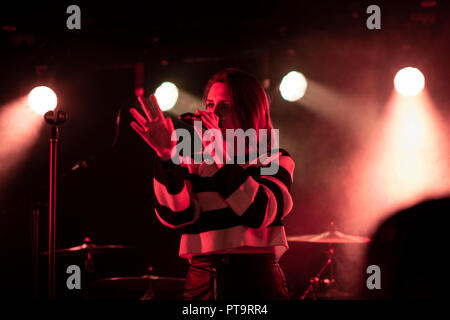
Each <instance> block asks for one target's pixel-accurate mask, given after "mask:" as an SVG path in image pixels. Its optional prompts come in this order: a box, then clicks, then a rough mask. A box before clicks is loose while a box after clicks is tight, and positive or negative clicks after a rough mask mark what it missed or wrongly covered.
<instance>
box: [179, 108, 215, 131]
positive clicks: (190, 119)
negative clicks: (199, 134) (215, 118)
mask: <svg viewBox="0 0 450 320" xmlns="http://www.w3.org/2000/svg"><path fill="white" fill-rule="evenodd" d="M178 119H179V120H181V121H183V122H184V123H187V124H189V125H191V126H193V125H194V121H202V118H201V117H200V115H197V114H194V113H192V112H185V113H183V114H181V115H180V116H178ZM221 127H222V119H221V118H220V117H219V128H221ZM202 129H203V130H204V131H206V130H208V129H207V128H206V127H205V126H204V125H203V121H202Z"/></svg>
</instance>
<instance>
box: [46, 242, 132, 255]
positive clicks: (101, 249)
mask: <svg viewBox="0 0 450 320" xmlns="http://www.w3.org/2000/svg"><path fill="white" fill-rule="evenodd" d="M128 248H130V247H129V246H124V245H112V244H105V245H97V244H94V243H83V244H82V245H80V246H76V247H72V248H65V249H57V250H55V253H56V254H60V255H72V254H85V253H105V252H110V251H116V250H118V249H128ZM44 254H48V252H45V253H44Z"/></svg>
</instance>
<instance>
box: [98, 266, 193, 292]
mask: <svg viewBox="0 0 450 320" xmlns="http://www.w3.org/2000/svg"><path fill="white" fill-rule="evenodd" d="M148 270H149V272H150V273H148V274H144V275H142V276H140V277H115V278H104V279H99V280H95V281H94V282H92V284H91V285H92V286H95V287H101V288H107V289H118V290H123V291H139V292H143V295H142V296H141V297H140V299H139V300H152V299H154V297H155V291H154V283H156V282H157V281H161V282H165V283H167V284H174V283H181V282H184V281H185V279H183V278H176V277H164V276H157V275H153V274H151V272H152V267H149V269H148Z"/></svg>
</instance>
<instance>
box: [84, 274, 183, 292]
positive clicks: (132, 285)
mask: <svg viewBox="0 0 450 320" xmlns="http://www.w3.org/2000/svg"><path fill="white" fill-rule="evenodd" d="M155 280H156V281H167V282H183V281H185V279H183V278H174V277H160V276H156V275H144V276H142V277H116V278H105V279H99V280H96V281H94V282H92V285H93V286H96V287H102V288H113V289H133V290H146V289H147V288H148V285H149V282H150V281H155Z"/></svg>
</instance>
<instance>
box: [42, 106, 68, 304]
mask: <svg viewBox="0 0 450 320" xmlns="http://www.w3.org/2000/svg"><path fill="white" fill-rule="evenodd" d="M44 119H45V121H46V122H47V123H49V124H50V125H51V128H50V188H49V201H48V211H49V215H48V224H49V225H48V233H49V236H48V298H49V300H55V236H56V178H57V175H56V163H57V150H58V149H57V147H58V139H59V126H60V125H62V124H63V123H64V122H65V121H66V120H67V114H66V113H65V112H64V111H61V110H60V111H58V113H56V114H55V113H54V112H53V111H48V112H47V113H46V114H45V116H44Z"/></svg>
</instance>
